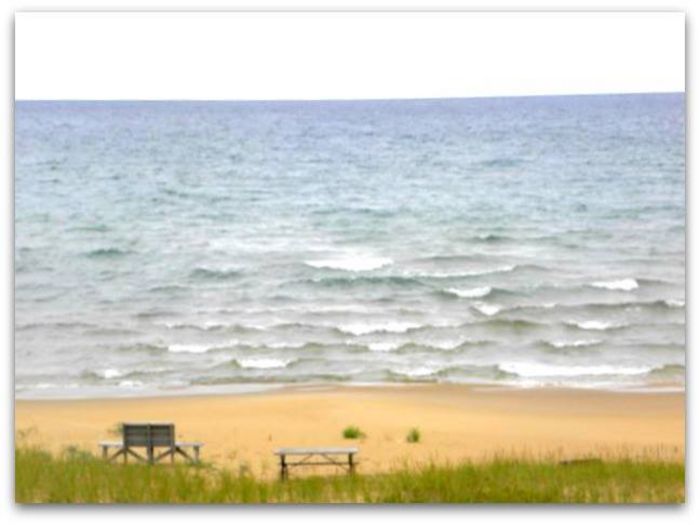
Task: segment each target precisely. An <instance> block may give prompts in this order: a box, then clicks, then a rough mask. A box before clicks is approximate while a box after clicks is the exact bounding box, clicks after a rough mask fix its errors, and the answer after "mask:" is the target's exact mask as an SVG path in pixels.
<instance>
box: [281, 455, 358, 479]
mask: <svg viewBox="0 0 700 525" xmlns="http://www.w3.org/2000/svg"><path fill="white" fill-rule="evenodd" d="M358 452H359V449H358V448H356V447H291V448H280V449H277V450H276V451H275V455H276V456H279V458H280V478H281V479H283V480H285V479H287V478H288V477H289V467H303V466H336V467H340V468H343V469H346V470H347V471H348V474H353V473H354V472H355V466H356V465H357V462H356V461H355V454H357V453H358ZM290 457H291V458H300V459H296V460H294V459H293V460H292V461H289V458H290Z"/></svg>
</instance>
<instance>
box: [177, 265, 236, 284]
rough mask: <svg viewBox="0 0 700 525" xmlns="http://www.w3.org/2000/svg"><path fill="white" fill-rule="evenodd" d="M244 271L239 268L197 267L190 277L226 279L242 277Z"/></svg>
mask: <svg viewBox="0 0 700 525" xmlns="http://www.w3.org/2000/svg"><path fill="white" fill-rule="evenodd" d="M242 274H243V271H242V270H241V269H239V268H223V269H216V268H205V267H202V266H200V267H197V268H195V269H194V270H192V271H191V272H190V277H191V278H193V279H202V280H210V281H225V280H229V279H237V278H239V277H241V275H242Z"/></svg>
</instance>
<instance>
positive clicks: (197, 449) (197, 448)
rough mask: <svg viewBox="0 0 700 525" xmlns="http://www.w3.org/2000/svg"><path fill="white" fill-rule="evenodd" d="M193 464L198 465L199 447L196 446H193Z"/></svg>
mask: <svg viewBox="0 0 700 525" xmlns="http://www.w3.org/2000/svg"><path fill="white" fill-rule="evenodd" d="M194 462H195V463H196V464H199V447H198V446H197V445H195V446H194Z"/></svg>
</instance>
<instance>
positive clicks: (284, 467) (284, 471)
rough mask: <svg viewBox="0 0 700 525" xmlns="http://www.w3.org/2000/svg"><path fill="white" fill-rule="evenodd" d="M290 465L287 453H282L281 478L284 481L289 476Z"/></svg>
mask: <svg viewBox="0 0 700 525" xmlns="http://www.w3.org/2000/svg"><path fill="white" fill-rule="evenodd" d="M287 469H289V467H288V466H287V460H286V458H285V455H284V454H282V455H280V479H281V480H282V481H284V480H286V479H287V477H288V474H289V473H288V470H287Z"/></svg>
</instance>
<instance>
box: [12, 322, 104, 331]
mask: <svg viewBox="0 0 700 525" xmlns="http://www.w3.org/2000/svg"><path fill="white" fill-rule="evenodd" d="M37 328H64V329H65V328H75V329H83V330H90V329H96V328H99V326H98V325H96V324H92V323H84V322H82V321H75V322H69V321H56V322H48V323H26V324H18V325H17V326H15V331H17V332H20V331H24V330H35V329H37Z"/></svg>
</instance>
